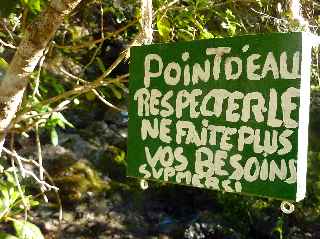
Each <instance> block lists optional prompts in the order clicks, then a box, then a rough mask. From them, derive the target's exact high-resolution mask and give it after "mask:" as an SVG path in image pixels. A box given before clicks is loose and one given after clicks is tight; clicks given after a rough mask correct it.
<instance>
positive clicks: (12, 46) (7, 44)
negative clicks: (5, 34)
mask: <svg viewBox="0 0 320 239" xmlns="http://www.w3.org/2000/svg"><path fill="white" fill-rule="evenodd" d="M0 44H1V45H3V46H5V47H9V48H11V49H16V48H17V47H16V46H14V45H12V44H10V43H7V42H5V41H3V40H1V39H0Z"/></svg>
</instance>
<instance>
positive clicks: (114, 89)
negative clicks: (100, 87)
mask: <svg viewBox="0 0 320 239" xmlns="http://www.w3.org/2000/svg"><path fill="white" fill-rule="evenodd" d="M109 87H110V89H111V91H112V93H113V95H114V96H115V97H116V98H117V99H118V100H121V99H122V94H121V92H120V91H119V90H118V89H117V88H116V87H114V86H113V85H110V86H109Z"/></svg>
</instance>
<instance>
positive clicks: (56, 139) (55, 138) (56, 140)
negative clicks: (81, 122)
mask: <svg viewBox="0 0 320 239" xmlns="http://www.w3.org/2000/svg"><path fill="white" fill-rule="evenodd" d="M50 138H51V143H52V144H53V145H54V146H57V145H58V144H59V136H58V133H57V130H56V128H52V129H51V132H50Z"/></svg>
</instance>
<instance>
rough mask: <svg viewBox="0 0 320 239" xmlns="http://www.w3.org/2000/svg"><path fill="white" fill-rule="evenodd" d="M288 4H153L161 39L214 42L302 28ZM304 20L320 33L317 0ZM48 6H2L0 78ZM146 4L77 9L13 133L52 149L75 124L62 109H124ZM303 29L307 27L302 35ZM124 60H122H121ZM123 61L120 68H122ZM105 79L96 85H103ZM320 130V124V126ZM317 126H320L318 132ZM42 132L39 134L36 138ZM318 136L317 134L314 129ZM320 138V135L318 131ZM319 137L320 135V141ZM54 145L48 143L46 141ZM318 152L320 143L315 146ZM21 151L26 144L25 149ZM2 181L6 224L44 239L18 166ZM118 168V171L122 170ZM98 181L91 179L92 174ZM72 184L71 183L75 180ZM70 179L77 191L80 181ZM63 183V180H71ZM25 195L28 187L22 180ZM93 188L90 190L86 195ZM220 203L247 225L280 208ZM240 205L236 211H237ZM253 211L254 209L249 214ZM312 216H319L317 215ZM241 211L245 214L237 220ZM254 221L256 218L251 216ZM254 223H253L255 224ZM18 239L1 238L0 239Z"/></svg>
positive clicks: (227, 198)
mask: <svg viewBox="0 0 320 239" xmlns="http://www.w3.org/2000/svg"><path fill="white" fill-rule="evenodd" d="M287 2H288V1H285V0H281V1H278V0H277V1H276V0H271V1H267V0H235V1H231V0H223V1H212V0H180V1H175V2H174V4H171V3H172V1H169V0H154V1H153V4H154V10H155V16H154V26H153V27H154V30H155V31H154V41H155V42H175V41H190V40H195V39H210V38H220V37H227V36H236V35H241V34H251V33H257V32H259V33H260V32H273V31H281V32H288V31H295V30H299V29H300V28H299V26H298V25H297V22H296V21H295V20H293V19H292V16H291V15H290V11H289V9H288V3H287ZM301 2H302V3H303V7H304V15H305V17H306V18H307V20H308V21H309V23H310V25H311V26H313V27H312V28H311V30H312V31H313V32H318V33H319V24H320V17H319V5H313V3H312V1H309V0H303V1H301ZM46 4H47V0H20V1H19V0H1V1H0V18H1V19H0V23H1V27H0V38H1V41H3V43H2V42H1V44H0V79H1V78H2V77H3V76H4V73H5V70H6V69H7V67H8V63H9V62H10V60H11V59H12V56H13V54H14V51H15V48H16V47H17V45H18V43H19V41H20V40H21V38H23V37H24V32H25V29H26V26H27V25H28V23H30V22H31V21H32V20H33V19H34V18H35V17H36V16H38V15H39V13H40V12H41V10H42V9H43V8H44V7H45V6H46ZM140 15H141V14H140V9H139V1H136V0H115V1H108V0H100V1H92V0H84V1H83V4H81V5H80V6H79V7H78V8H77V9H76V11H75V12H74V13H73V14H71V16H70V17H69V18H67V19H66V20H65V22H64V24H63V25H62V26H61V27H60V28H59V30H58V32H57V34H56V35H55V37H54V39H53V41H52V42H51V43H50V45H49V46H48V47H47V50H46V54H45V56H44V58H43V59H42V61H41V62H40V63H39V64H38V66H37V68H36V70H35V71H34V72H33V74H32V76H31V79H30V84H29V87H28V89H27V91H26V96H25V97H24V101H23V103H22V105H21V108H20V110H19V112H18V113H17V116H16V118H15V119H14V122H13V124H12V128H11V129H10V130H9V131H10V133H12V134H15V135H16V138H18V137H29V139H31V140H34V141H35V136H36V134H37V133H39V134H40V135H41V136H42V139H43V138H44V141H45V142H46V137H45V136H48V137H47V139H49V140H47V141H49V142H50V143H52V144H53V145H58V144H59V143H60V141H61V138H60V139H59V136H60V137H61V132H66V131H68V130H72V129H73V128H74V127H75V126H74V125H73V122H71V121H69V119H68V117H67V116H66V115H65V113H64V112H63V111H65V110H69V111H71V112H72V110H73V109H75V108H76V109H86V110H87V111H88V112H90V111H91V110H92V108H93V106H94V105H98V106H99V107H112V108H115V109H118V110H124V111H125V109H123V108H122V105H125V104H126V100H127V95H128V85H127V75H126V74H127V73H128V60H127V55H126V56H125V57H122V56H123V55H125V53H127V52H126V49H127V48H128V47H130V46H131V44H132V42H133V41H134V39H135V37H136V36H137V33H138V32H139V31H140V30H141V29H140V27H139V22H138V20H139V17H140ZM300 30H301V29H300ZM119 56H120V57H122V58H121V61H117V59H118V60H119V58H118V57H119ZM313 57H314V63H313V68H312V84H313V85H315V86H319V79H320V77H319V59H318V58H319V49H315V51H314V53H313ZM115 62H116V63H115ZM99 79H100V81H97V80H99ZM314 115H315V116H314V117H312V118H311V122H312V126H313V125H317V124H318V120H317V119H318V118H317V117H316V115H319V114H318V113H317V112H316V113H315V114H314ZM315 127H316V126H315ZM317 127H318V126H317ZM36 128H39V132H37V130H36ZM315 131H316V130H315ZM319 132H320V130H319ZM318 136H319V134H316V137H318ZM47 143H48V142H47ZM315 145H316V146H317V147H315V148H317V149H316V150H313V151H319V142H318V140H315ZM20 146H21V145H20ZM109 148H110V149H112V150H111V151H112V152H113V153H114V155H115V157H114V161H115V162H116V163H117V166H118V165H120V166H125V165H126V163H125V153H124V151H122V150H120V149H118V148H116V147H113V146H110V147H109ZM313 151H311V150H310V152H309V159H310V165H311V166H310V168H309V177H308V178H309V181H308V192H310V193H309V194H310V195H309V196H308V200H307V201H305V202H304V203H303V205H302V206H301V207H303V209H304V210H306V211H308V212H310V214H312V210H314V211H316V212H317V213H318V214H319V210H320V208H319V205H320V204H319V203H320V198H319V196H318V195H320V194H319V192H320V183H314V182H319V180H320V178H319V173H318V172H317V169H319V162H320V157H319V153H318V152H313ZM2 171H3V172H2V173H1V178H0V209H1V210H0V213H1V214H0V222H1V221H8V220H9V221H10V220H11V221H12V222H13V224H14V227H15V230H16V233H17V236H18V237H19V238H26V239H28V238H30V239H31V238H43V236H42V235H41V232H40V231H39V229H38V228H36V227H35V226H34V225H32V224H31V223H30V222H24V221H20V220H18V219H16V218H18V216H19V215H21V214H22V212H23V209H24V208H23V207H24V206H25V205H24V204H23V199H22V194H21V192H20V191H19V188H18V186H17V182H16V180H15V178H14V175H13V172H14V171H13V168H12V167H6V168H3V169H2ZM122 171H123V170H122V168H121V170H119V172H122ZM87 174H88V175H91V174H92V173H91V172H90V173H88V172H87ZM68 180H69V181H68ZM68 180H65V181H67V182H68V183H70V184H71V183H72V185H74V183H75V182H74V181H77V180H78V178H77V179H76V180H73V181H72V180H70V179H68ZM65 181H64V182H65ZM21 189H22V193H23V194H25V191H26V189H25V186H24V183H23V182H22V186H21ZM86 189H87V188H86V187H85V190H86ZM216 199H217V203H218V204H219V203H221V204H222V203H223V204H224V205H225V208H227V209H226V210H225V211H224V212H223V213H224V214H225V215H228V216H229V217H230V218H232V222H233V223H234V224H236V223H237V222H238V223H239V225H241V223H242V222H241V220H242V219H243V218H242V217H246V218H247V217H249V216H247V214H250V215H251V216H252V217H253V219H252V220H254V217H263V215H266V214H267V212H265V211H266V210H268V209H270V208H276V207H278V202H276V201H272V200H264V199H263V200H262V199H256V198H254V199H253V198H243V197H242V198H241V200H240V199H239V196H237V195H230V194H228V195H225V194H221V193H218V194H217V196H216ZM24 201H25V203H26V204H27V206H28V207H31V206H33V205H35V204H36V203H37V202H36V201H35V200H33V198H32V196H30V195H28V196H24ZM234 205H237V206H236V208H235V209H234V208H233V207H234ZM248 208H250V209H249V210H248ZM314 211H313V213H314ZM235 213H236V214H237V215H238V216H235ZM274 217H275V218H276V219H277V220H276V223H275V225H273V229H272V230H273V232H274V234H276V235H278V236H277V238H282V237H284V235H285V234H286V231H285V218H283V217H282V216H281V215H274ZM249 218H250V217H249ZM248 220H249V219H248ZM2 238H6V239H14V238H15V237H14V236H11V235H9V234H6V233H0V239H2Z"/></svg>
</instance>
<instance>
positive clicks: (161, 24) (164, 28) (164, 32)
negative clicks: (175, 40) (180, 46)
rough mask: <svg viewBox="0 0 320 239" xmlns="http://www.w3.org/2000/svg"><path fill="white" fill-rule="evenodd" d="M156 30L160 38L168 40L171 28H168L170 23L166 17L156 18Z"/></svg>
mask: <svg viewBox="0 0 320 239" xmlns="http://www.w3.org/2000/svg"><path fill="white" fill-rule="evenodd" d="M157 28H158V31H159V34H160V36H162V37H163V39H164V40H169V37H170V32H171V27H170V22H169V20H168V19H167V18H166V17H159V18H158V20H157Z"/></svg>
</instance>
